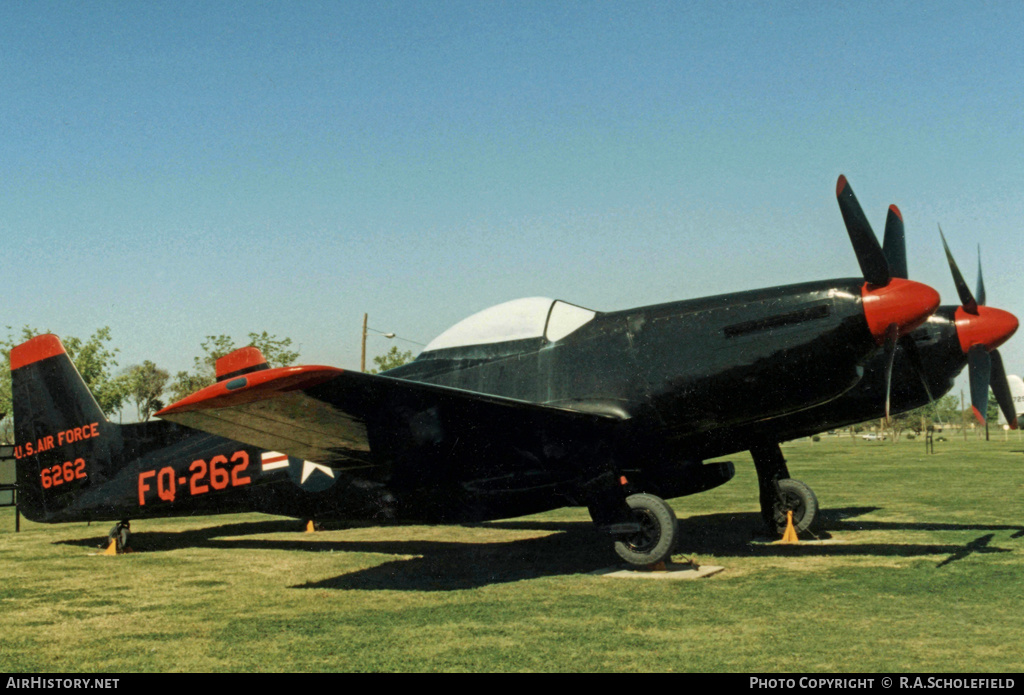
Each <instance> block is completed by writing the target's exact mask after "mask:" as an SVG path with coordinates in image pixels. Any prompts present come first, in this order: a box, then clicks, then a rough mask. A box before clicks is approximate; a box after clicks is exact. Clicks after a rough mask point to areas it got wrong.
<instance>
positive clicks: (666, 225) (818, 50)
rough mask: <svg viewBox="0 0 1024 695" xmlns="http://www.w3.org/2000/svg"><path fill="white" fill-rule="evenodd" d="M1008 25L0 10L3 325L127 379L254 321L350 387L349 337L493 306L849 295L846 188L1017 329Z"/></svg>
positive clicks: (949, 294)
mask: <svg viewBox="0 0 1024 695" xmlns="http://www.w3.org/2000/svg"><path fill="white" fill-rule="evenodd" d="M1021 26H1024V4H1022V3H1019V2H993V3H962V2H960V3H952V2H928V3H923V2H918V3H899V2H879V3H874V2H860V3H843V4H839V3H820V2H813V3H812V2H806V3H804V2H776V3H755V2H689V3H688V2H668V3H661V2H631V3H613V2H583V3H574V2H553V1H549V2H484V1H482V0H481V1H478V2H465V3H463V2H414V1H412V0H406V1H403V2H390V3H389V2H372V3H371V2H302V1H295V0H289V1H287V2H273V1H267V2H248V3H243V2H210V1H206V2H182V1H175V2H147V3H128V2H118V3H113V2H81V3H67V2H31V3H15V2H7V3H0V45H2V46H3V49H2V51H0V143H2V148H3V150H2V156H0V182H2V183H0V238H2V239H3V240H4V245H5V248H6V251H7V253H6V254H5V257H6V262H5V264H4V269H5V272H4V280H5V281H4V290H3V299H2V304H0V306H2V308H3V311H2V315H0V319H2V320H0V326H6V325H10V326H13V327H15V328H18V327H20V326H22V325H26V324H28V325H31V326H35V327H38V328H47V329H50V330H52V331H54V332H55V333H57V334H58V335H61V334H63V335H77V336H80V337H86V336H88V335H89V334H91V333H92V332H93V331H94V330H95V329H96V328H98V327H100V326H107V325H108V326H110V327H111V329H112V331H113V337H114V341H113V342H114V344H115V345H116V346H117V347H119V348H120V350H121V355H120V362H121V365H122V366H126V365H128V364H132V363H137V362H140V361H142V360H143V359H152V360H154V361H155V362H157V364H158V365H160V366H163V367H164V368H167V369H169V370H170V371H172V372H174V371H177V370H179V369H186V368H188V367H190V365H191V362H192V357H193V356H194V355H196V354H197V353H198V351H199V343H200V342H201V341H202V340H203V337H204V336H206V335H209V334H220V333H227V334H230V335H233V336H234V337H235V338H236V339H237V340H239V341H242V340H244V338H245V335H246V334H247V333H248V332H250V331H256V332H260V331H264V330H265V331H269V332H271V333H275V334H277V335H278V336H282V337H284V336H287V337H290V338H292V340H293V341H295V344H296V345H298V346H300V347H301V353H302V359H301V361H303V362H306V363H322V364H332V365H337V366H341V367H350V368H353V367H358V362H359V340H360V326H361V321H362V315H363V313H364V312H368V313H369V315H370V325H371V326H372V327H375V328H378V329H380V330H383V331H393V332H395V333H397V334H398V335H399V336H403V337H405V338H407V339H410V340H414V341H418V342H421V343H426V342H428V341H429V340H430V339H431V338H433V337H434V336H436V335H437V334H438V333H440V332H442V331H443V330H444V329H445V328H447V327H448V326H449V325H451V324H453V323H455V322H456V321H458V320H460V319H461V318H463V317H465V316H467V315H469V314H471V313H474V312H476V311H478V310H480V309H483V308H486V307H488V306H490V305H493V304H497V303H499V302H503V301H506V300H509V299H513V298H516V297H521V296H533V295H546V296H553V297H558V298H563V299H566V300H567V301H571V302H574V303H577V304H581V305H584V306H587V307H590V308H594V309H599V310H611V309H622V308H626V307H630V306H637V305H643V304H651V303H657V302H662V301H669V300H672V299H681V298H688V297H698V296H704V295H709V294H717V293H722V292H731V291H737V290H742V289H749V288H753V287H761V286H768V285H780V284H788V283H792V282H799V281H804V280H814V279H824V278H830V277H850V276H856V275H859V268H858V265H857V262H856V259H855V257H854V255H853V251H852V249H851V247H850V244H849V241H848V239H847V237H846V232H845V228H844V227H843V223H842V219H841V217H840V214H839V210H838V207H837V205H836V202H835V181H836V178H837V176H838V175H839V174H840V173H845V174H846V175H847V176H848V178H849V179H850V181H851V184H852V186H853V188H854V190H855V191H856V193H857V195H858V197H859V199H860V201H861V203H862V205H863V206H864V208H865V210H866V212H867V214H868V217H869V219H870V220H871V221H872V223H873V224H874V225H875V228H876V232H877V233H878V234H879V235H880V234H881V230H882V226H883V224H884V219H885V211H886V208H887V206H888V205H889V204H890V203H896V204H898V205H899V206H900V208H901V210H902V211H903V214H904V219H905V220H906V225H907V235H908V251H909V256H910V272H911V277H912V278H914V279H917V280H921V281H923V282H926V283H929V284H931V285H933V286H934V287H935V288H936V289H937V290H939V292H940V293H941V294H942V296H943V303H948V304H953V303H956V293H955V290H954V287H953V284H952V280H951V279H950V276H949V271H948V269H947V267H946V265H945V258H944V256H943V253H942V248H941V244H940V242H939V238H938V232H937V224H942V228H943V230H944V231H945V232H946V235H947V237H948V238H949V240H950V244H951V246H952V248H953V252H954V254H955V255H956V257H957V259H958V260H959V262H960V265H961V267H962V269H963V270H964V272H965V275H966V276H967V277H968V279H969V282H970V283H971V284H972V286H973V283H974V279H973V278H974V272H975V267H976V263H977V258H976V245H977V244H980V245H981V248H982V254H983V260H984V268H985V281H986V287H987V291H988V301H989V303H990V304H991V305H993V306H998V307H1000V308H1003V309H1007V310H1010V311H1012V312H1014V313H1016V314H1017V315H1018V316H1024V272H1022V262H1021V260H1020V259H1021V256H1020V253H1019V245H1020V244H1019V242H1020V225H1019V222H1020V220H1021V219H1022V217H1024V200H1022V197H1021V194H1020V192H1019V190H1020V189H1019V185H1020V182H1021V181H1022V180H1024V176H1022V174H1024V128H1022V118H1021V115H1022V113H1024V91H1022V90H1024V50H1021V47H1020V40H1019V28H1020V27H1021ZM391 344H392V343H390V342H388V341H387V340H386V339H384V338H380V337H376V338H371V339H370V344H369V352H370V354H371V355H373V354H376V353H379V352H383V351H386V350H387V349H388V348H389V347H390V345H391ZM398 344H399V345H400V346H401V347H402V348H407V347H410V348H414V349H415V348H416V346H415V345H414V344H412V343H401V342H399V343H398ZM1022 346H1024V339H1022V338H1020V337H1017V338H1016V339H1014V340H1012V341H1011V342H1010V343H1008V344H1007V345H1006V346H1005V347H1004V348H1003V350H1002V353H1003V356H1004V359H1005V361H1006V363H1007V367H1008V369H1009V371H1011V372H1016V373H1020V372H1021V371H1024V347H1022Z"/></svg>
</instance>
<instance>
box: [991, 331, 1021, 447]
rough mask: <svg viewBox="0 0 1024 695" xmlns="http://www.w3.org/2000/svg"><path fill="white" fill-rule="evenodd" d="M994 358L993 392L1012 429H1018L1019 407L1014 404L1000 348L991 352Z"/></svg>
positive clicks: (992, 358) (992, 371) (992, 373)
mask: <svg viewBox="0 0 1024 695" xmlns="http://www.w3.org/2000/svg"><path fill="white" fill-rule="evenodd" d="M989 357H990V358H991V360H992V370H991V375H992V392H993V393H994V394H995V395H996V400H997V401H998V402H999V409H1000V410H1002V411H1003V417H1005V418H1006V422H1007V424H1008V425H1010V429H1011V430H1015V429H1017V409H1016V408H1015V407H1014V405H1013V394H1012V393H1011V392H1010V381H1009V380H1008V379H1007V378H1006V369H1005V368H1004V367H1003V358H1002V357H1001V356H1000V354H999V351H998V350H993V351H992V352H990V353H989Z"/></svg>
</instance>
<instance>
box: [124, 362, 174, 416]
mask: <svg viewBox="0 0 1024 695" xmlns="http://www.w3.org/2000/svg"><path fill="white" fill-rule="evenodd" d="M124 379H125V386H126V388H125V391H126V397H127V399H128V400H129V401H130V402H131V403H134V404H135V409H136V412H138V415H139V421H140V422H141V421H145V420H148V419H149V417H150V416H151V415H152V414H153V413H155V412H156V411H158V410H160V409H161V408H162V407H163V402H162V401H161V400H160V395H161V394H162V393H163V390H164V386H166V385H167V380H168V379H170V375H169V374H168V373H167V371H166V370H164V369H160V368H159V367H157V366H156V365H155V364H154V363H152V362H150V361H149V360H145V361H143V363H142V364H136V365H132V366H131V367H128V369H126V370H125V373H124Z"/></svg>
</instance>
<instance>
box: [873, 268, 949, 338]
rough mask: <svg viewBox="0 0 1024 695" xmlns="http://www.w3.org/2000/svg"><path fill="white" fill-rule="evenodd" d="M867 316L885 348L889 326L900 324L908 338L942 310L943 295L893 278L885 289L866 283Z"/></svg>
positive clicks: (875, 335)
mask: <svg viewBox="0 0 1024 695" xmlns="http://www.w3.org/2000/svg"><path fill="white" fill-rule="evenodd" d="M861 297H863V302H864V316H865V318H867V320H868V329H869V330H870V331H871V335H873V336H874V337H875V342H876V343H878V344H879V345H884V344H885V340H886V335H887V332H888V329H889V326H890V325H892V324H896V326H897V328H898V331H899V335H906V334H907V333H909V332H910V331H912V330H914V329H915V328H917V327H918V326H920V325H921V324H923V323H924V322H925V321H927V320H928V317H929V316H931V315H932V314H933V313H934V312H935V310H936V309H937V308H938V306H939V301H940V299H939V293H938V292H936V291H935V290H934V289H932V288H931V287H929V286H928V285H924V284H922V283H920V282H914V281H913V280H905V279H903V278H892V279H891V280H889V284H887V285H884V286H882V287H877V286H874V285H872V284H870V283H865V284H864V287H863V288H862V289H861Z"/></svg>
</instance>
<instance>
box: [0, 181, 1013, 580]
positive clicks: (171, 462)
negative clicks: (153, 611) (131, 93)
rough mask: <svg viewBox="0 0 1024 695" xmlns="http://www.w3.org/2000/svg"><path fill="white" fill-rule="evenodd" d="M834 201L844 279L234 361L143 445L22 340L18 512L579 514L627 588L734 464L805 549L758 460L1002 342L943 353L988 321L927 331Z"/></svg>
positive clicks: (923, 300)
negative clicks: (390, 349) (379, 370)
mask: <svg viewBox="0 0 1024 695" xmlns="http://www.w3.org/2000/svg"><path fill="white" fill-rule="evenodd" d="M837 196H838V198H839V203H840V209H841V211H842V213H843V217H844V220H845V222H846V226H847V231H848V233H849V236H850V239H851V241H852V243H853V247H854V250H855V252H856V256H857V258H858V261H859V263H860V266H861V270H862V272H863V276H864V277H863V278H849V279H840V280H825V281H820V282H808V283H803V284H798V285H789V286H783V287H773V288H767V289H760V290H753V291H747V292H741V293H736V294H728V295H720V296H715V297H708V298H703V299H694V300H687V301H679V302H672V303H667V304H658V305H654V306H647V307H641V308H637V309H629V310H625V311H615V312H597V311H591V310H589V309H584V308H582V307H579V306H576V305H573V304H569V303H566V302H562V301H555V300H551V299H544V298H537V297H534V298H529V299H521V300H516V301H513V302H508V303H506V304H502V305H499V306H497V307H493V308H491V309H487V310H485V311H482V312H480V313H478V314H476V315H474V316H471V317H469V318H468V319H466V320H464V321H462V322H460V323H458V324H456V325H455V326H453V327H452V328H450V329H449V330H448V331H446V332H444V333H442V334H441V335H440V336H438V337H437V338H436V339H435V340H434V341H433V342H431V343H430V344H429V345H428V346H427V347H426V349H424V351H423V352H422V353H421V354H420V355H419V356H418V357H417V359H416V360H415V361H413V362H411V363H409V364H407V365H404V366H402V367H399V368H396V369H393V370H390V371H388V372H387V373H386V374H381V375H369V374H363V373H359V372H351V371H346V370H342V369H337V368H333V367H325V366H300V367H281V368H269V366H268V365H267V364H266V362H265V361H264V359H263V356H262V355H261V354H260V353H259V351H258V350H256V349H255V348H242V349H241V350H237V351H235V352H233V353H231V354H229V355H227V356H225V357H223V358H221V359H220V360H218V362H217V365H216V371H217V383H215V384H214V385H212V386H209V387H207V388H205V389H203V390H201V391H198V392H197V393H194V394H192V395H191V396H188V397H187V398H185V399H183V400H181V401H179V402H177V403H175V404H173V405H171V406H169V407H167V408H164V409H163V410H161V411H160V412H159V413H157V415H158V417H160V418H162V421H154V422H144V423H137V424H129V425H117V424H114V423H111V422H108V421H107V419H106V418H105V417H104V415H103V413H102V412H101V411H100V409H99V407H98V406H97V404H96V402H95V400H94V399H93V397H92V395H91V394H90V393H89V391H88V389H87V388H86V386H85V384H84V382H83V381H82V379H81V377H80V376H79V374H78V372H77V371H76V370H75V367H74V365H73V364H72V363H71V361H70V359H69V358H68V356H67V354H66V353H65V352H64V348H63V346H62V345H61V343H60V341H59V339H58V338H57V337H56V336H53V335H41V336H37V337H36V338H33V339H32V340H29V341H28V342H26V343H23V344H22V345H19V346H17V347H16V348H14V349H13V350H12V351H11V370H12V381H13V395H14V405H15V413H14V417H15V433H16V450H15V455H16V458H17V471H18V479H19V485H20V488H19V503H20V506H21V508H22V510H23V512H24V513H25V514H26V516H28V517H29V518H30V519H32V520H35V521H43V522H65V521H82V520H113V521H119V522H120V523H119V524H117V525H116V526H115V529H114V530H113V531H112V538H114V539H119V540H120V541H122V542H123V541H124V539H125V537H126V532H125V529H126V527H127V520H129V519H142V518H149V517H166V516H176V515H191V514H197V513H198V514H204V513H208V514H214V513H236V512H243V511H259V512H266V513H270V514H280V515H286V516H293V517H297V518H302V519H317V520H333V519H340V520H345V519H348V520H352V519H359V520H379V521H381V522H385V521H392V520H394V521H413V522H426V523H460V522H475V521H484V520H491V519H499V518H509V517H515V516H522V515H525V514H531V513H536V512H541V511H545V510H550V509H556V508H560V507H566V506H585V507H587V508H588V510H589V512H590V514H591V517H592V519H593V520H594V522H595V524H596V525H597V527H598V528H600V529H602V530H604V531H606V532H608V533H609V534H611V536H612V539H613V540H614V545H615V549H616V551H617V553H618V554H619V555H620V556H621V557H622V558H623V559H625V560H626V561H627V562H629V563H631V564H634V565H641V566H643V565H652V564H656V563H658V562H661V561H663V560H665V559H666V558H668V557H669V555H670V554H671V553H672V551H673V548H674V547H675V544H676V541H677V538H676V536H677V525H676V517H675V513H674V511H673V509H672V508H671V507H670V506H669V505H668V504H667V503H666V502H665V501H664V499H665V498H674V497H679V496H683V495H689V494H694V493H697V492H701V491H703V490H708V489H711V488H714V487H716V486H718V485H721V484H723V483H725V482H727V481H728V480H730V479H731V478H732V476H733V472H734V469H733V466H732V464H731V463H727V462H725V463H723V462H718V463H705V462H704V461H705V460H707V459H709V458H713V457H718V456H722V455H727V454H729V453H732V452H738V451H746V450H750V451H752V452H753V454H754V460H755V464H756V469H757V472H758V478H759V484H760V492H761V507H762V514H763V515H764V516H765V518H766V520H767V521H768V522H769V523H771V524H772V525H776V524H778V523H779V521H778V520H779V519H783V518H784V517H785V513H786V512H787V511H794V512H795V514H794V517H795V520H796V521H797V522H799V523H800V524H801V528H805V527H806V526H807V525H809V524H810V522H811V521H812V520H813V516H814V511H815V509H816V507H817V502H816V500H814V498H813V493H811V492H810V489H809V488H807V486H805V485H803V484H802V483H799V482H797V481H793V480H791V479H790V478H789V475H788V471H787V470H786V467H785V461H784V460H783V459H782V456H781V451H780V450H779V447H778V444H779V442H780V441H785V440H786V439H788V438H792V437H793V436H803V435H804V434H808V433H813V432H817V431H821V430H823V429H828V428H830V427H832V426H833V423H834V422H836V421H838V420H846V419H848V417H849V415H848V412H850V411H856V418H857V420H858V421H859V420H863V419H866V417H881V416H882V415H884V414H886V412H887V411H888V409H889V407H890V404H889V397H888V391H889V390H890V389H889V388H886V387H885V386H883V388H882V389H879V388H878V385H877V383H876V382H877V381H878V380H879V379H881V383H882V384H883V385H888V384H892V389H891V390H892V394H893V399H892V401H893V402H892V406H893V407H894V409H896V410H899V409H901V408H904V407H908V408H909V407H916V405H914V404H917V405H920V403H918V401H919V400H921V398H922V396H921V395H920V394H921V393H924V394H926V395H925V396H923V398H925V402H927V399H928V398H931V397H932V395H936V396H937V395H938V394H939V393H940V392H944V390H948V388H949V387H950V386H947V385H946V380H947V379H952V377H953V376H955V374H956V373H958V372H959V371H960V370H961V369H962V368H963V366H964V362H965V360H964V358H963V356H964V355H965V354H967V355H970V354H972V350H974V346H980V348H979V349H978V350H976V351H975V352H977V353H981V352H984V353H985V357H989V356H990V351H992V350H994V347H995V346H996V345H997V343H998V342H1001V340H1005V339H1006V338H1008V337H1009V334H1010V333H1012V329H1011V330H1008V329H1007V326H1003V328H1000V329H999V330H998V331H996V332H999V331H1002V333H1004V334H1005V335H1001V336H1000V338H999V339H998V340H997V339H996V338H993V337H992V336H993V331H992V330H989V331H988V332H987V333H986V332H984V331H982V332H980V333H979V332H978V331H975V333H974V334H973V335H974V336H975V337H974V338H968V339H966V340H967V342H966V343H965V342H964V340H965V338H964V337H963V336H964V335H965V333H964V332H961V326H962V325H963V326H964V328H963V331H967V328H966V327H967V326H968V324H971V325H975V326H976V325H977V324H980V323H985V324H989V323H993V320H992V319H990V318H988V317H989V316H991V315H994V314H993V313H992V312H998V310H988V311H987V312H981V311H980V310H979V309H978V308H977V306H976V304H977V303H975V309H976V310H977V313H974V314H972V313H971V312H970V310H969V309H968V307H967V306H966V304H965V306H964V307H963V310H964V312H966V313H967V314H969V315H970V316H968V318H964V319H963V321H961V317H960V315H959V314H957V317H956V318H945V319H943V321H944V323H943V322H942V321H940V322H939V323H938V324H934V320H931V321H930V320H929V317H930V316H932V314H933V312H935V310H936V308H937V307H938V305H939V295H938V294H937V293H936V292H935V290H933V289H931V288H930V287H927V286H925V285H922V284H920V283H917V282H913V281H911V280H908V279H907V278H906V272H905V262H904V264H903V270H902V272H901V270H900V268H899V267H898V266H899V263H898V262H896V263H893V265H896V266H897V268H896V269H895V270H894V269H892V268H891V267H890V265H891V261H890V260H889V259H887V257H886V253H885V252H883V249H882V247H881V246H880V245H879V243H878V241H877V239H876V238H875V235H874V233H873V232H872V231H871V228H870V226H869V225H868V223H867V220H866V218H865V217H864V214H863V212H862V211H861V210H860V206H859V205H858V203H857V201H856V198H855V197H854V195H853V192H852V190H850V187H849V185H848V183H847V182H846V179H845V178H844V177H840V179H839V183H838V186H837ZM887 227H888V225H887ZM895 231H897V230H895V229H894V233H895ZM898 231H899V233H900V234H902V229H899V230H898ZM888 235H889V234H888V230H887V237H888ZM901 243H902V242H901ZM888 246H889V244H888V242H887V247H888ZM895 247H896V244H893V246H892V248H895ZM893 254H895V252H894V251H890V256H892V255H893ZM896 255H898V254H896ZM904 258H905V254H904ZM950 261H951V263H952V258H951V257H950ZM961 283H962V279H961ZM958 287H959V286H958ZM968 294H969V292H968ZM982 303H983V301H982ZM956 311H957V312H959V311H960V310H959V309H957V310H956ZM1002 314H1005V312H1001V313H1000V316H1002ZM1007 316H1008V315H1007ZM1011 318H1012V317H1011ZM926 322H928V323H927V324H926ZM933 324H934V325H933ZM947 324H948V325H947ZM936 325H940V328H936V327H935V326H936ZM1001 325H1002V324H1001ZM919 327H921V328H919ZM1015 328H1016V320H1015V319H1013V329H1015ZM920 331H924V332H925V334H924V335H926V338H925V339H919V338H918V336H919V335H921V334H920V333H919V332H920ZM957 335H960V338H959V340H957ZM982 335H983V337H978V336H982ZM951 341H953V342H954V344H953V345H952V346H951V345H950V342H951ZM971 341H974V342H973V343H972V342H971ZM964 345H966V346H967V347H964V348H963V349H962V350H961V351H960V352H957V353H956V355H955V359H953V358H950V357H948V356H947V352H948V351H949V349H951V347H957V349H960V348H961V347H963V346H964ZM940 348H941V349H940ZM991 354H995V355H996V356H998V353H991ZM897 355H900V356H901V357H900V359H897ZM907 355H910V357H907ZM977 361H978V362H979V363H980V362H981V361H983V360H982V358H980V357H979V358H977ZM990 361H992V362H993V363H994V361H993V360H991V358H990ZM904 363H906V364H904ZM894 364H899V365H901V369H900V371H899V372H898V373H897V374H896V375H895V377H894ZM907 364H909V365H910V366H909V367H908V366H907ZM972 364H973V362H972ZM907 373H909V374H911V377H912V378H911V377H908V376H907ZM865 380H867V381H865ZM1004 380H1005V379H1004ZM997 381H998V379H997ZM911 382H913V383H911ZM922 384H923V385H924V386H922ZM950 385H951V382H950ZM858 394H859V395H858ZM865 394H866V395H865ZM906 394H909V395H906ZM844 398H845V399H847V400H846V402H847V405H846V406H841V405H839V404H840V403H842V402H843V399H844ZM851 399H852V400H851ZM865 403H869V405H867V406H865V405H864V404H865ZM858 408H860V410H858ZM862 411H863V412H862ZM867 411H870V413H869V414H868V415H866V416H865V415H864V412H867Z"/></svg>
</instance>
